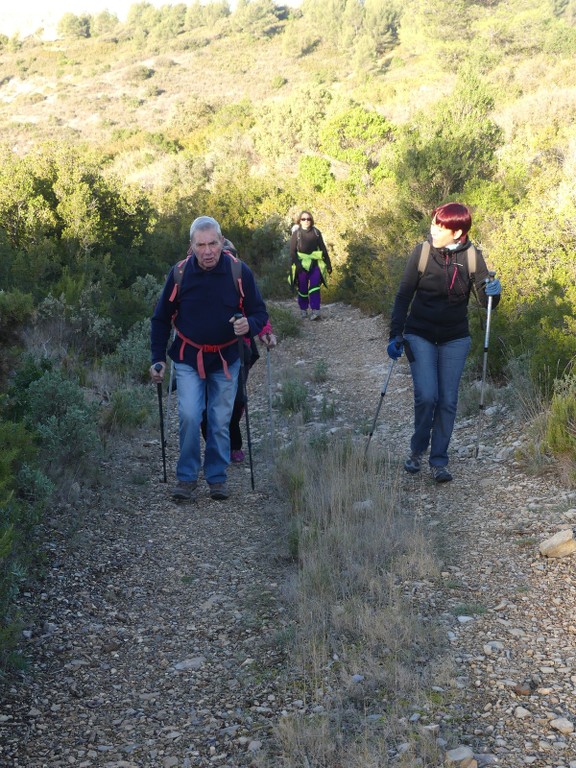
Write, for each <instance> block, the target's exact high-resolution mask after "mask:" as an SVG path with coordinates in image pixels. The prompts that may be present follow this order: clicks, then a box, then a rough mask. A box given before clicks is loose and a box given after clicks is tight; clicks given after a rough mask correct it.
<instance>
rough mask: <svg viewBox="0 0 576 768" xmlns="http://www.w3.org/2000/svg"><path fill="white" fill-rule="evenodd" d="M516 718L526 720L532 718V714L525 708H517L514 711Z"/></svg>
mask: <svg viewBox="0 0 576 768" xmlns="http://www.w3.org/2000/svg"><path fill="white" fill-rule="evenodd" d="M514 717H517V718H518V719H519V720H524V718H526V717H532V712H530V710H529V709H525V708H524V707H516V709H515V710H514Z"/></svg>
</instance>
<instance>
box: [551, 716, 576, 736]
mask: <svg viewBox="0 0 576 768" xmlns="http://www.w3.org/2000/svg"><path fill="white" fill-rule="evenodd" d="M550 727H551V728H554V730H555V731H560V733H565V734H566V733H573V732H574V723H571V722H570V720H567V719H566V718H565V717H559V718H557V719H556V720H551V721H550Z"/></svg>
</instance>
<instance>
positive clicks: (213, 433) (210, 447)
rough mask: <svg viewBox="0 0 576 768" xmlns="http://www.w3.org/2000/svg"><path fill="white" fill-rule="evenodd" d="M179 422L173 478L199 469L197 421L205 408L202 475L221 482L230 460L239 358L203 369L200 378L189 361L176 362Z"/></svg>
mask: <svg viewBox="0 0 576 768" xmlns="http://www.w3.org/2000/svg"><path fill="white" fill-rule="evenodd" d="M174 368H175V369H176V389H177V392H178V417H179V422H180V456H179V458H178V464H177V465H176V478H177V479H178V480H184V481H185V482H191V481H192V480H197V479H198V475H199V473H200V466H201V458H200V424H201V423H202V414H203V412H204V409H205V408H206V413H207V417H208V429H207V435H206V448H205V451H204V478H205V480H206V482H207V483H209V484H210V485H212V484H213V483H224V482H225V481H226V470H227V468H228V465H229V464H230V429H229V425H230V417H231V415H232V408H233V407H234V398H235V397H236V387H237V386H238V374H239V371H240V360H236V361H235V362H234V363H231V364H230V365H229V366H228V371H229V373H230V378H229V379H227V378H226V375H225V374H224V371H223V369H220V370H219V371H216V372H213V373H206V378H205V379H201V378H200V376H199V375H198V372H197V371H196V370H195V369H194V368H192V366H191V365H186V364H185V363H175V364H174Z"/></svg>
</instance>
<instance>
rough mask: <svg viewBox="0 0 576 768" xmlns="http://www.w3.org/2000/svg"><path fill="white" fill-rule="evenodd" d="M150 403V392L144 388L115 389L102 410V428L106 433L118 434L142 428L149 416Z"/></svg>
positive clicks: (150, 410) (150, 411)
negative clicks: (108, 402) (106, 405)
mask: <svg viewBox="0 0 576 768" xmlns="http://www.w3.org/2000/svg"><path fill="white" fill-rule="evenodd" d="M152 402H153V401H152V398H151V395H150V390H149V389H144V387H126V388H124V389H116V390H115V391H114V392H113V393H112V398H111V400H110V404H109V406H108V407H107V408H106V409H105V410H104V413H103V416H102V426H103V428H104V429H105V430H106V432H109V433H118V432H127V431H128V432H129V431H131V430H134V429H136V428H137V427H140V426H142V425H143V424H145V423H146V422H147V420H148V419H149V418H150V416H151V413H152Z"/></svg>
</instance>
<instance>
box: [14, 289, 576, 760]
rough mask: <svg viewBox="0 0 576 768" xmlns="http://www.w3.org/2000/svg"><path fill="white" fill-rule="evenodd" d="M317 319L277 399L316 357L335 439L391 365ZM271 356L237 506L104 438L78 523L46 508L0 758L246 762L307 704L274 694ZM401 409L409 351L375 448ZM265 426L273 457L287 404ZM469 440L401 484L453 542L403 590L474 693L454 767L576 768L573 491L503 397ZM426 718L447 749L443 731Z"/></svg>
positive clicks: (280, 530) (372, 323) (357, 328)
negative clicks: (21, 663)
mask: <svg viewBox="0 0 576 768" xmlns="http://www.w3.org/2000/svg"><path fill="white" fill-rule="evenodd" d="M294 309H295V308H294ZM323 314H324V318H323V320H322V321H320V322H317V323H311V322H306V321H304V322H303V334H302V337H301V338H298V339H287V340H285V341H283V342H282V343H281V344H280V345H279V347H278V348H277V349H276V350H274V352H273V353H272V356H271V371H272V377H273V380H274V387H275V386H276V383H277V382H278V381H280V380H281V378H282V375H283V371H284V370H288V369H289V368H291V367H292V366H298V367H300V368H301V369H302V370H309V371H311V370H312V368H313V366H314V364H315V361H317V360H318V359H320V358H321V359H323V360H325V361H326V362H327V365H328V376H327V381H326V382H324V383H320V384H315V385H311V386H313V387H314V391H315V395H314V397H315V398H316V399H317V400H318V402H320V401H322V400H323V399H326V398H327V399H328V400H329V401H330V402H332V403H333V404H334V407H335V411H336V413H337V414H338V417H337V418H336V419H335V420H334V424H333V425H331V429H333V430H334V431H350V430H353V431H356V432H357V433H358V432H359V425H366V423H369V422H370V421H371V419H372V417H373V415H374V411H375V408H376V406H377V404H378V398H379V393H380V387H381V385H382V382H383V380H384V377H385V375H386V374H387V371H388V369H389V362H388V361H387V359H386V358H385V347H384V342H383V336H384V324H383V321H382V318H367V317H366V316H364V315H362V313H360V312H359V311H358V310H355V309H353V308H351V307H347V306H343V305H338V304H334V305H330V306H327V307H325V308H324V310H323ZM266 362H267V361H266V358H265V357H264V358H263V359H262V360H261V361H260V362H259V363H258V365H256V366H255V368H254V369H253V371H252V374H251V381H250V386H249V393H250V416H251V427H252V433H253V441H254V448H255V457H256V459H255V480H256V490H255V491H252V490H251V488H250V475H249V472H248V469H247V466H232V467H231V469H230V487H231V490H232V492H233V495H232V496H231V498H230V499H229V500H228V501H226V502H217V501H212V500H210V499H209V498H208V496H207V494H206V492H205V491H204V489H202V490H201V491H200V494H199V498H198V499H197V500H196V501H195V502H193V503H192V504H181V505H176V504H173V503H172V502H171V501H169V500H168V499H167V489H166V486H165V485H164V484H163V483H162V482H161V463H160V448H159V443H158V440H157V437H156V436H155V435H154V434H149V435H147V436H145V437H144V438H143V439H137V440H134V441H131V442H130V443H127V444H123V445H122V446H117V448H116V450H115V451H114V453H113V454H112V455H111V456H110V457H109V459H108V463H107V466H106V467H105V473H104V481H103V487H102V488H100V489H97V490H95V491H93V492H92V494H91V495H88V496H87V497H86V498H83V499H82V500H79V502H78V504H77V506H79V507H81V508H82V515H81V517H80V522H79V524H78V526H77V528H76V529H75V530H74V531H72V532H70V531H69V530H66V531H64V532H63V533H62V535H58V533H57V531H58V530H59V526H60V522H61V519H60V518H61V517H63V516H64V513H65V510H60V511H55V514H54V518H53V520H52V521H51V522H52V524H53V525H54V531H55V533H54V535H53V536H52V537H51V543H50V545H49V546H48V548H47V552H46V556H47V566H46V575H45V579H44V582H43V583H42V584H41V585H40V588H39V589H38V591H35V592H30V593H27V594H26V595H24V596H23V599H22V608H23V610H24V611H25V612H26V613H27V614H28V615H30V616H31V617H33V618H32V619H31V620H30V622H29V624H28V626H27V627H26V630H25V633H24V638H23V642H24V646H25V649H26V652H27V653H28V654H29V655H30V657H31V659H32V664H31V667H30V669H29V670H28V671H27V672H26V673H25V674H23V675H22V677H21V679H18V680H14V681H13V682H12V683H11V684H10V685H9V686H8V688H7V689H6V690H5V691H4V692H3V702H2V705H1V706H0V765H6V766H11V767H12V768H60V766H76V767H77V768H91V767H92V766H106V768H148V766H154V768H171V767H173V766H174V767H175V766H182V767H185V766H212V765H218V766H226V767H227V768H241V767H242V766H250V765H257V764H258V756H259V754H260V753H261V751H262V750H263V748H264V747H268V748H269V747H270V745H271V744H273V740H274V726H275V724H276V723H277V722H278V721H279V719H280V718H282V717H283V715H284V714H286V713H289V712H295V711H305V710H306V707H307V706H309V705H308V704H307V703H306V702H305V701H303V700H302V699H300V698H296V697H295V696H294V695H293V694H289V693H288V691H289V690H290V688H288V687H287V686H286V684H285V679H286V674H287V669H286V666H287V655H286V649H287V643H286V640H285V638H287V637H289V635H290V631H291V627H292V624H293V621H294V619H293V617H292V615H291V611H290V600H289V589H290V587H289V585H290V584H291V582H292V580H293V578H294V565H293V564H292V563H291V562H290V561H289V559H288V558H287V556H286V555H287V545H286V541H285V538H284V537H285V528H284V525H283V511H284V507H283V504H284V502H283V500H282V499H281V498H280V495H279V492H278V489H277V487H276V484H275V482H274V477H273V466H272V462H271V461H270V444H269V436H268V388H267V380H266V374H267V365H266ZM411 398H412V392H411V380H410V375H409V370H408V366H407V363H406V361H405V359H402V360H401V361H400V362H399V363H398V364H397V366H396V367H395V370H394V371H393V374H392V377H391V380H390V384H389V388H388V391H387V393H386V396H385V398H384V401H383V405H382V409H381V412H380V416H379V421H378V425H377V429H376V431H375V434H374V437H373V440H372V444H371V448H370V450H374V451H378V450H390V448H391V446H394V447H395V450H397V451H400V452H401V454H402V456H403V454H404V450H405V447H406V446H407V445H408V440H409V437H410V430H411V416H412V414H411ZM274 422H275V443H276V445H277V446H279V445H281V444H282V443H286V442H288V441H289V440H290V438H291V434H290V429H291V428H290V427H289V426H288V425H287V424H284V423H283V421H282V419H281V416H280V414H279V413H278V412H274ZM306 428H307V429H317V430H322V429H326V425H325V424H323V423H322V422H321V421H317V422H316V423H315V424H313V425H307V427H306ZM169 429H170V432H171V433H170V434H169V456H168V458H169V466H173V462H174V458H175V449H174V442H175V441H174V437H175V436H174V429H173V427H172V426H170V427H169ZM476 432H477V418H476V417H473V418H461V419H459V421H458V424H457V428H456V430H455V433H454V438H453V444H452V450H453V459H452V460H451V468H452V470H453V473H454V481H453V482H452V483H448V484H446V485H443V486H436V485H434V484H433V483H432V481H431V479H430V478H429V476H428V475H427V473H425V472H422V473H421V474H420V475H418V476H416V477H410V476H407V475H405V474H404V473H401V474H402V477H401V499H402V504H403V506H404V507H405V508H406V509H407V510H410V511H411V513H413V514H414V515H416V516H417V519H418V520H419V521H420V522H421V524H422V525H423V526H427V527H428V528H429V529H430V531H431V532H433V531H435V530H440V529H441V530H442V531H443V538H444V540H445V541H446V543H447V549H446V551H445V552H443V565H442V573H441V580H440V581H439V582H437V583H423V584H419V585H417V588H415V589H414V600H415V601H421V602H422V603H425V604H426V605H427V606H428V610H430V608H431V607H432V609H433V610H435V611H437V613H438V616H439V618H440V620H441V621H442V622H443V623H444V624H445V627H446V635H447V638H448V642H449V646H450V648H451V654H452V656H453V659H454V663H455V665H456V667H457V669H458V675H457V677H456V679H455V685H456V686H457V687H458V689H459V690H460V692H461V693H462V696H463V698H464V700H465V703H466V717H465V718H461V720H459V721H457V722H456V720H455V718H454V717H452V716H451V713H450V711H449V708H448V710H447V711H446V713H445V718H446V720H447V721H450V727H451V731H452V732H454V731H455V729H456V731H457V733H458V735H459V743H458V744H454V743H446V744H445V748H446V754H445V761H446V764H447V765H448V764H452V765H459V766H462V768H474V766H482V765H491V764H498V765H502V766H506V768H521V766H526V765H536V766H538V767H539V768H540V767H542V768H576V735H575V734H574V728H575V725H576V703H575V702H576V697H575V693H576V616H575V612H574V603H575V597H576V578H575V576H574V564H575V562H576V561H575V560H574V556H570V557H566V558H558V559H553V558H543V557H541V556H540V554H539V551H538V545H539V543H540V542H541V541H542V540H544V539H546V538H548V537H549V536H551V535H552V534H554V533H556V532H557V531H559V530H562V529H565V528H570V527H573V526H574V524H575V521H576V495H575V493H574V492H573V491H570V490H568V489H566V488H563V487H562V486H561V484H559V483H558V481H557V480H555V479H554V478H553V477H552V476H550V477H536V478H535V477H532V476H527V475H525V474H524V473H523V471H522V469H521V467H520V466H519V465H518V464H517V463H516V461H515V459H514V455H515V450H516V449H517V448H518V447H519V446H520V445H521V444H522V441H523V440H524V437H523V435H522V429H521V425H519V424H518V423H517V421H516V420H515V417H514V415H513V413H512V411H510V410H508V409H507V408H506V407H505V406H503V405H499V406H495V407H493V408H488V409H487V411H486V417H485V424H484V430H483V434H482V442H481V450H480V456H479V459H478V460H476V459H474V458H473V452H474V444H475V439H476ZM363 439H364V438H363ZM110 499H113V501H112V502H111V501H110ZM71 533H72V536H71V535H70V534H71ZM64 534H65V535H64ZM288 674H289V672H288ZM460 714H461V713H460ZM427 727H429V728H431V729H434V732H437V734H438V738H439V739H442V732H443V722H442V720H441V719H439V721H438V722H432V723H429V724H428V725H427ZM279 764H280V763H279Z"/></svg>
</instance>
